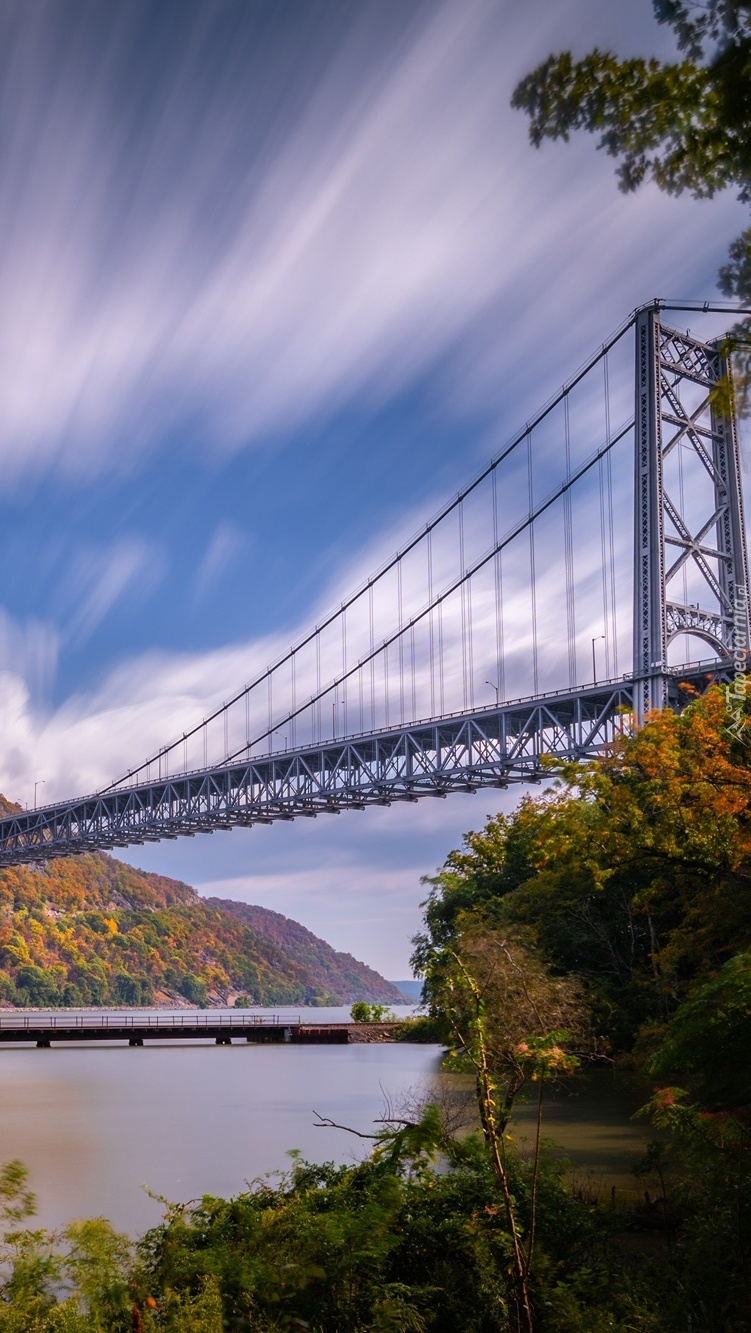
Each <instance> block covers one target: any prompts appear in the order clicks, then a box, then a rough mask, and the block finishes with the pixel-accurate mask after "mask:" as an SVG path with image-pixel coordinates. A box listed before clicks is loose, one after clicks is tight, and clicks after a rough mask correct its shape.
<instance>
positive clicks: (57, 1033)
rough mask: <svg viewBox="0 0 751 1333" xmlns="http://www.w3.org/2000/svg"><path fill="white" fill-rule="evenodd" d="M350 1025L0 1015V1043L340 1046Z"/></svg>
mask: <svg viewBox="0 0 751 1333" xmlns="http://www.w3.org/2000/svg"><path fill="white" fill-rule="evenodd" d="M351 1029H352V1024H350V1023H304V1022H303V1020H302V1018H301V1017H300V1015H299V1014H298V1015H297V1016H295V1017H290V1016H286V1015H282V1014H238V1015H237V1016H235V1015H234V1014H232V1015H229V1014H212V1013H210V1012H209V1013H185V1014H149V1015H141V1014H70V1015H69V1014H59V1013H58V1014H40V1015H39V1016H38V1017H37V1015H36V1014H23V1015H21V1014H9V1013H4V1014H0V1045H16V1044H19V1043H27V1044H29V1043H32V1044H34V1045H36V1046H38V1047H40V1048H45V1047H50V1046H52V1044H53V1042H54V1043H57V1042H92V1041H126V1042H127V1043H128V1045H129V1046H143V1044H144V1042H147V1041H210V1040H213V1041H214V1042H215V1043H216V1045H217V1046H230V1045H231V1044H232V1042H233V1041H245V1042H253V1043H257V1044H261V1043H265V1042H278V1043H280V1044H283V1043H292V1044H293V1045H294V1044H297V1045H310V1044H312V1043H318V1044H326V1045H343V1044H345V1043H346V1042H348V1041H349V1039H350V1032H351Z"/></svg>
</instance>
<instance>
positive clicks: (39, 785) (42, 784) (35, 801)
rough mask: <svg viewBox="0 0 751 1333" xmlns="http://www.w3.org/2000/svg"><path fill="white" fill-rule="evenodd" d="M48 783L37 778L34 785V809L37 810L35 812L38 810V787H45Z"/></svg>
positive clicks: (43, 779) (44, 779)
mask: <svg viewBox="0 0 751 1333" xmlns="http://www.w3.org/2000/svg"><path fill="white" fill-rule="evenodd" d="M46 781H47V779H46V778H37V780H36V782H35V783H34V809H35V810H36V808H37V787H43V786H44V784H45V782H46Z"/></svg>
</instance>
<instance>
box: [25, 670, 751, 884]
mask: <svg viewBox="0 0 751 1333" xmlns="http://www.w3.org/2000/svg"><path fill="white" fill-rule="evenodd" d="M726 670H727V672H730V671H731V670H732V666H731V664H726ZM694 674H696V673H694ZM699 679H701V673H700V676H699ZM634 693H635V685H634V682H633V681H632V680H630V679H625V680H615V681H609V682H606V683H604V684H601V685H597V686H592V685H590V686H588V687H586V688H580V689H576V690H571V691H559V692H558V693H557V694H552V695H542V696H540V697H539V698H533V699H526V700H521V701H517V702H515V703H509V704H501V705H500V706H499V707H495V708H487V709H481V710H476V711H473V712H468V713H464V714H457V715H454V716H451V717H447V718H441V719H436V720H433V721H429V722H423V723H418V724H415V725H413V726H406V727H401V728H392V729H389V730H384V731H378V732H371V733H368V734H366V735H362V736H354V737H350V738H348V739H343V740H341V741H329V742H328V743H326V744H324V745H318V746H312V747H307V748H305V749H300V750H285V751H284V752H283V753H279V754H272V755H269V756H268V757H264V758H255V759H248V760H245V761H243V762H240V763H237V762H235V763H231V764H228V765H224V766H221V767H218V768H213V769H206V770H199V771H197V772H193V773H187V774H183V775H179V776H175V777H172V778H162V779H160V780H158V781H154V782H149V783H145V784H143V785H141V786H137V787H132V788H122V789H120V790H118V791H110V792H106V793H99V794H96V795H94V796H89V797H86V798H84V799H83V800H80V801H73V802H70V803H68V804H65V805H56V806H49V807H46V808H44V809H40V810H29V811H25V812H23V813H22V814H15V815H10V816H8V817H7V818H5V819H2V820H0V867H2V866H10V865H18V864H21V863H24V862H38V861H46V860H48V859H50V858H52V857H57V856H67V855H74V854H78V853H81V852H88V851H94V850H97V849H105V850H106V849H107V848H111V847H122V846H128V845H132V844H138V843H144V842H151V841H155V840H157V839H161V838H175V837H192V836H193V835H195V834H198V833H213V832H214V831H217V830H220V829H231V828H236V827H238V826H249V825H253V824H269V823H274V822H276V821H279V820H289V819H294V818H298V817H305V816H307V817H311V816H315V815H318V814H322V813H332V814H336V813H339V811H341V810H362V809H364V807H365V806H366V805H388V804H390V803H391V802H392V801H415V800H418V799H419V798H421V797H427V796H439V797H440V796H446V795H448V794H449V793H450V792H455V791H465V792H466V791H476V790H477V789H478V788H479V787H505V786H507V785H508V783H511V782H535V781H539V780H540V778H541V777H542V776H544V774H545V773H546V771H547V769H546V765H545V757H546V756H551V757H553V758H554V759H556V760H558V761H565V760H572V759H582V758H587V757H592V756H594V755H597V754H599V753H602V752H603V751H604V750H605V749H606V748H607V746H608V745H609V744H611V743H612V741H613V740H614V738H615V737H616V735H617V734H618V733H619V732H620V731H622V729H623V727H624V726H628V715H630V714H631V713H632V711H633V706H634Z"/></svg>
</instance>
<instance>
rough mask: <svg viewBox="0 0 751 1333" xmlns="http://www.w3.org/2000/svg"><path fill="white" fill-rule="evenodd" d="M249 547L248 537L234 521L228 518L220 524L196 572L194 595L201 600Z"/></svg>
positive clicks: (197, 600) (197, 599)
mask: <svg viewBox="0 0 751 1333" xmlns="http://www.w3.org/2000/svg"><path fill="white" fill-rule="evenodd" d="M247 549H248V538H247V537H246V535H245V533H244V532H241V530H240V529H239V528H238V527H237V525H236V524H234V523H229V522H227V521H226V520H224V521H222V522H221V523H219V524H218V526H217V528H216V530H215V532H214V534H213V536H212V537H211V540H210V541H209V543H208V545H207V546H206V549H205V551H204V553H203V556H202V557H201V563H200V564H199V566H198V571H197V573H196V581H195V589H194V597H195V601H196V602H200V601H201V599H202V598H203V597H205V596H206V594H207V593H208V592H209V591H210V590H211V588H212V587H213V586H214V585H215V584H216V583H218V582H219V580H220V579H221V577H222V574H224V573H225V571H226V570H227V569H229V568H230V566H231V565H233V564H234V563H235V562H236V561H237V560H240V559H241V558H242V557H243V556H244V555H245V554H246V553H247Z"/></svg>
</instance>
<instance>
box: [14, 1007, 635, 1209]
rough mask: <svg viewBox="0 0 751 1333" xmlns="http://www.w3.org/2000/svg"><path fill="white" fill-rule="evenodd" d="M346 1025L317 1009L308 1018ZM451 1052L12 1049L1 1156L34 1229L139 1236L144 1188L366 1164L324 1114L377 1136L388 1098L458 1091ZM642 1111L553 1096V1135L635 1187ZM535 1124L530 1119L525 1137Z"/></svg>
mask: <svg viewBox="0 0 751 1333" xmlns="http://www.w3.org/2000/svg"><path fill="white" fill-rule="evenodd" d="M234 1012H235V1013H236V1012H237V1011H234ZM255 1012H261V1013H263V1012H266V1013H273V1012H276V1013H289V1015H290V1016H291V1017H297V1011H294V1012H293V1011H292V1010H289V1011H280V1010H257V1011H255ZM396 1012H397V1013H398V1014H399V1015H400V1016H401V1014H402V1013H404V1014H409V1013H411V1012H412V1010H411V1009H409V1008H407V1007H405V1008H404V1009H403V1010H397V1011H396ZM348 1016H349V1015H348V1010H346V1009H313V1010H307V1011H305V1017H306V1018H307V1019H310V1021H316V1020H318V1021H321V1022H341V1021H344V1020H345V1019H346V1018H348ZM440 1056H441V1051H440V1048H439V1047H438V1046H431V1045H417V1044H415V1045H412V1044H409V1043H382V1044H381V1043H378V1044H372V1045H371V1044H363V1045H359V1044H353V1045H347V1046H294V1045H269V1046H261V1045H258V1046H254V1045H251V1044H248V1043H246V1042H245V1041H244V1040H241V1041H237V1042H235V1043H233V1044H232V1045H231V1046H216V1045H215V1044H214V1043H213V1041H207V1042H203V1041H200V1042H153V1043H146V1044H145V1045H144V1046H143V1047H127V1046H124V1045H123V1044H122V1043H101V1044H100V1043H96V1044H84V1043H81V1044H78V1043H71V1044H70V1045H67V1044H66V1045H59V1046H54V1045H53V1046H52V1047H51V1048H50V1049H49V1050H37V1048H36V1047H35V1046H28V1047H27V1046H0V1160H3V1161H7V1160H9V1159H10V1158H20V1159H21V1161H23V1162H25V1163H26V1164H27V1166H28V1167H29V1169H30V1172H31V1182H30V1183H31V1187H32V1188H33V1190H34V1191H35V1192H36V1194H37V1199H38V1213H37V1219H38V1221H37V1225H41V1226H47V1227H52V1228H57V1227H60V1226H63V1225H64V1224H65V1223H66V1222H69V1221H71V1220H73V1219H74V1218H78V1217H87V1216H97V1215H103V1216H106V1217H108V1218H109V1219H110V1221H111V1222H112V1223H113V1225H114V1226H115V1227H116V1228H117V1229H118V1230H122V1231H126V1232H128V1233H130V1234H131V1235H135V1234H137V1233H139V1232H141V1231H143V1230H145V1229H146V1228H147V1227H149V1226H152V1225H154V1224H155V1223H156V1222H158V1220H159V1218H160V1216H161V1214H162V1205H161V1204H160V1203H159V1202H158V1201H157V1200H156V1199H154V1198H151V1197H150V1196H149V1194H148V1193H147V1192H146V1191H147V1190H149V1191H151V1193H152V1194H156V1195H161V1196H162V1197H164V1198H167V1199H169V1200H171V1201H175V1202H177V1201H182V1200H187V1199H193V1198H197V1197H200V1196H201V1195H202V1194H204V1193H209V1194H218V1195H224V1196H228V1195H232V1194H236V1193H238V1192H239V1191H241V1190H242V1189H243V1188H244V1187H245V1183H246V1182H247V1181H251V1180H253V1179H255V1178H257V1177H260V1176H264V1175H266V1174H267V1173H269V1172H273V1171H283V1170H285V1169H286V1168H287V1167H288V1166H289V1160H290V1159H289V1157H288V1155H287V1154H288V1152H289V1150H290V1149H294V1148H297V1149H299V1150H300V1151H301V1152H302V1153H303V1155H304V1156H305V1157H307V1158H309V1159H310V1160H312V1161H317V1162H322V1161H326V1160H333V1161H336V1162H347V1161H354V1160H357V1159H358V1158H360V1157H361V1156H362V1155H363V1152H364V1151H367V1148H368V1144H367V1141H365V1140H362V1139H359V1138H357V1137H355V1136H352V1135H350V1134H347V1133H346V1132H343V1131H341V1130H334V1129H322V1128H317V1127H316V1125H315V1115H314V1112H315V1111H318V1112H320V1113H321V1114H322V1115H323V1116H327V1117H328V1118H330V1119H332V1120H335V1121H337V1122H338V1123H339V1124H343V1125H348V1126H351V1127H352V1128H353V1129H356V1130H360V1131H361V1132H363V1133H368V1132H372V1131H373V1129H374V1124H373V1121H374V1120H375V1119H376V1118H377V1117H378V1116H379V1115H380V1114H381V1113H382V1109H383V1106H384V1099H385V1097H386V1096H389V1097H392V1098H397V1099H398V1098H399V1097H400V1096H403V1095H404V1094H405V1093H407V1092H408V1091H409V1090H421V1089H422V1090H425V1091H429V1090H430V1089H431V1088H434V1087H435V1086H437V1085H440V1084H443V1085H444V1086H446V1084H447V1076H445V1075H442V1074H440V1073H439V1064H440ZM451 1082H452V1080H451V1078H450V1077H449V1078H448V1083H449V1085H450V1084H451ZM638 1101H639V1097H638V1096H636V1095H635V1094H634V1093H633V1092H632V1091H629V1090H628V1089H627V1090H625V1091H624V1090H623V1089H621V1088H617V1087H616V1088H614V1087H613V1085H612V1080H611V1079H610V1076H609V1075H605V1077H604V1078H599V1076H598V1077H595V1079H594V1082H593V1081H592V1080H591V1079H590V1080H588V1081H587V1082H586V1083H585V1084H583V1085H582V1087H581V1089H577V1090H576V1091H575V1093H574V1095H573V1096H570V1095H568V1094H567V1093H562V1094H557V1095H556V1096H555V1097H554V1098H551V1099H550V1103H549V1106H548V1108H547V1110H546V1130H545V1132H546V1134H548V1135H552V1136H553V1137H554V1138H555V1139H556V1141H557V1142H559V1143H560V1144H562V1146H563V1147H564V1149H565V1151H566V1152H567V1154H568V1155H569V1156H571V1157H572V1158H573V1160H574V1161H575V1162H576V1163H577V1164H578V1170H579V1174H580V1177H581V1175H583V1174H587V1173H589V1174H591V1175H593V1177H594V1178H595V1179H596V1180H599V1181H606V1182H607V1185H608V1187H609V1186H610V1184H611V1183H616V1184H617V1185H618V1187H619V1189H621V1190H623V1189H625V1190H629V1189H633V1188H634V1186H633V1182H632V1180H631V1177H630V1176H629V1168H630V1164H631V1161H632V1160H633V1159H634V1157H635V1156H636V1155H638V1153H639V1152H640V1151H642V1149H643V1146H644V1144H645V1143H646V1141H647V1140H648V1138H649V1137H650V1135H649V1131H648V1129H647V1128H646V1127H645V1126H644V1125H643V1124H638V1123H637V1124H634V1122H632V1121H631V1120H630V1115H631V1112H632V1111H633V1110H634V1109H635V1107H636V1105H638ZM530 1116H531V1107H530V1108H523V1109H522V1112H521V1118H520V1124H519V1129H520V1132H521V1133H522V1134H524V1133H526V1132H528V1122H529V1118H530Z"/></svg>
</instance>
